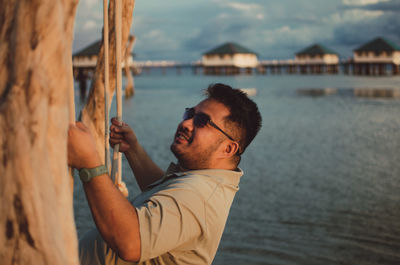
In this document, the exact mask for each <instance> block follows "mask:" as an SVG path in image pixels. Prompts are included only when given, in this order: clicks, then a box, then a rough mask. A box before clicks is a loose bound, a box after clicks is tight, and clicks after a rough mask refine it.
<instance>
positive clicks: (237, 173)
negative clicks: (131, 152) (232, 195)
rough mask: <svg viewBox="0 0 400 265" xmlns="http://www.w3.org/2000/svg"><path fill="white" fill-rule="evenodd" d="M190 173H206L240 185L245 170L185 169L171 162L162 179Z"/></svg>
mask: <svg viewBox="0 0 400 265" xmlns="http://www.w3.org/2000/svg"><path fill="white" fill-rule="evenodd" d="M188 174H194V175H205V176H209V177H217V178H219V179H220V180H221V181H222V182H224V183H227V184H231V185H234V186H238V185H239V181H240V177H241V176H242V175H243V171H242V170H241V169H240V168H237V169H236V170H227V169H196V170H186V171H185V170H184V169H183V168H182V167H180V166H179V165H177V164H175V163H171V164H170V165H169V167H168V169H167V171H166V172H165V175H164V177H163V178H162V181H165V180H166V179H169V178H171V177H174V176H175V177H181V176H185V175H188ZM157 182H158V181H157Z"/></svg>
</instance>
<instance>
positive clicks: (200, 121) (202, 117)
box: [193, 113, 210, 128]
mask: <svg viewBox="0 0 400 265" xmlns="http://www.w3.org/2000/svg"><path fill="white" fill-rule="evenodd" d="M209 120H210V117H209V116H208V115H206V114H204V113H199V114H196V115H195V116H194V120H193V122H194V126H196V127H199V128H202V127H204V126H206V125H207V123H208V121H209Z"/></svg>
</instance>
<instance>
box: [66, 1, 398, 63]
mask: <svg viewBox="0 0 400 265" xmlns="http://www.w3.org/2000/svg"><path fill="white" fill-rule="evenodd" d="M102 2H103V1H99V0H80V3H79V5H78V9H77V13H76V20H75V37H74V43H73V51H74V52H76V51H78V50H80V49H82V48H84V47H85V46H87V45H89V44H91V43H92V42H94V41H96V40H99V39H101V29H102V27H103V7H102ZM131 33H132V34H133V35H135V37H136V44H135V48H134V52H135V54H136V60H138V61H144V60H174V61H180V62H192V61H196V60H199V59H200V58H201V56H202V54H203V53H204V52H207V51H209V50H211V49H213V48H215V47H217V46H219V45H221V44H224V43H225V42H236V43H238V44H240V45H242V46H244V47H246V48H248V49H250V50H252V51H254V52H256V53H257V54H258V57H259V59H261V60H272V59H292V58H294V54H295V53H296V52H298V51H300V50H302V49H304V48H306V47H307V46H310V45H312V44H314V43H320V44H323V45H325V46H327V47H328V48H330V49H332V50H334V51H336V52H337V53H338V54H339V55H340V57H341V58H342V59H346V58H348V57H350V56H351V55H352V51H353V50H354V49H356V48H358V47H359V46H360V45H362V44H364V43H365V42H368V41H370V40H372V39H374V38H375V37H378V36H381V37H384V38H386V39H388V40H391V41H392V42H394V43H396V44H397V45H399V46H400V0H247V1H242V0H235V1H228V0H169V1H165V0H136V4H135V10H134V12H133V23H132V28H131Z"/></svg>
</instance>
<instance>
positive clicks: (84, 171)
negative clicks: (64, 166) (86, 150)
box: [79, 165, 108, 182]
mask: <svg viewBox="0 0 400 265" xmlns="http://www.w3.org/2000/svg"><path fill="white" fill-rule="evenodd" d="M103 174H108V170H107V168H106V166H105V165H101V166H98V167H95V168H81V169H80V170H79V177H80V178H81V180H82V181H83V182H89V181H90V180H91V179H92V178H94V177H97V176H100V175H103Z"/></svg>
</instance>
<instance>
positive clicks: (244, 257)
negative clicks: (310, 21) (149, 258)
mask: <svg viewBox="0 0 400 265" xmlns="http://www.w3.org/2000/svg"><path fill="white" fill-rule="evenodd" d="M216 82H222V83H226V84H229V85H231V86H233V87H238V88H255V89H256V90H257V94H256V95H254V96H252V97H251V98H252V99H253V100H254V101H255V102H256V103H257V104H258V106H259V109H260V112H261V114H262V117H263V127H262V129H261V131H260V133H259V135H258V136H257V137H256V139H255V140H254V141H253V143H252V144H251V145H250V146H249V147H248V149H247V150H246V152H245V153H244V155H243V158H242V162H241V164H240V167H241V168H242V169H243V171H244V172H245V174H244V176H243V177H242V179H241V182H240V190H239V191H238V193H237V195H236V198H235V200H234V202H233V205H232V208H231V211H230V215H229V219H228V221H227V224H226V228H225V231H224V234H223V236H222V240H221V244H220V246H219V249H218V252H217V255H216V257H215V260H214V263H213V264H283V265H289V264H304V265H310V264H363V265H367V264H400V100H399V99H393V98H361V97H356V96H354V95H353V92H352V91H353V89H355V88H395V89H397V88H399V87H400V77H355V76H343V75H320V76H317V75H240V76H204V75H201V74H199V75H194V74H192V73H191V72H190V71H183V72H182V73H181V74H177V73H176V72H174V71H172V70H170V71H169V72H167V73H166V74H163V73H162V72H161V71H159V72H157V71H153V72H150V73H143V74H142V75H140V76H136V77H135V89H136V93H135V96H134V98H132V99H128V100H125V101H124V107H123V112H124V113H123V119H124V121H125V122H127V123H128V124H130V125H131V127H132V128H134V130H135V132H136V134H137V137H138V139H139V140H140V142H141V144H142V145H143V147H144V148H145V149H146V150H147V152H148V154H149V155H150V156H151V157H152V158H153V159H154V161H155V162H156V163H157V164H159V165H160V167H162V168H166V167H167V166H168V165H169V163H170V162H171V161H175V159H174V156H173V155H172V154H171V152H170V151H169V146H170V144H171V142H172V139H173V135H174V133H175V130H176V126H177V124H178V123H179V122H180V120H181V117H182V113H183V111H184V109H185V107H191V106H194V105H196V104H197V103H198V102H199V101H200V100H201V99H202V98H203V96H202V93H203V89H204V88H206V87H207V86H208V85H209V84H210V83H216ZM308 88H312V89H327V88H329V89H334V90H336V91H337V93H334V94H329V95H321V96H318V97H317V96H308V95H304V94H300V93H298V90H299V89H308ZM77 93H78V90H77ZM77 100H79V96H78V95H77ZM81 107H82V105H81V104H77V108H78V112H79V108H81ZM113 109H114V106H113ZM114 113H115V111H114V110H112V114H111V115H114ZM123 162H124V165H123V179H124V181H125V182H126V183H127V185H128V189H129V192H130V195H129V198H133V197H134V196H135V195H137V194H138V193H139V189H138V187H137V185H136V182H135V181H134V177H133V175H132V173H131V171H130V168H129V165H128V163H127V162H126V161H123ZM74 209H75V220H76V226H77V230H78V235H79V236H82V235H83V234H84V233H85V231H87V230H88V229H90V228H92V227H94V223H93V221H92V217H91V214H90V210H89V208H88V206H87V202H86V200H85V196H84V192H83V190H82V185H81V184H80V182H79V181H75V192H74Z"/></svg>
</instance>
